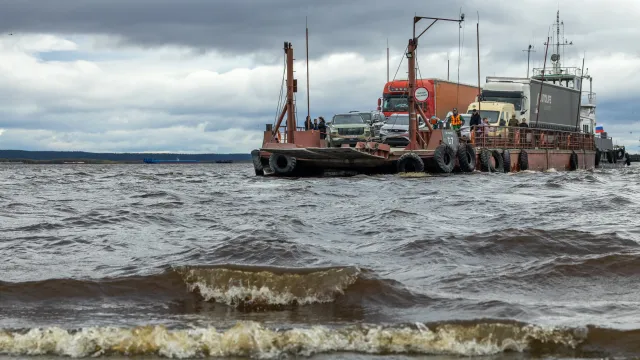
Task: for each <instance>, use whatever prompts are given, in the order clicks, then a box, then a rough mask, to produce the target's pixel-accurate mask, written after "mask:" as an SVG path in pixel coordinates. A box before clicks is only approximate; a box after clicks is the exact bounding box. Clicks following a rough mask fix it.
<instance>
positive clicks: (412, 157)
mask: <svg viewBox="0 0 640 360" xmlns="http://www.w3.org/2000/svg"><path fill="white" fill-rule="evenodd" d="M397 166H398V172H399V173H406V172H423V171H424V162H423V161H422V159H421V158H420V156H418V154H416V153H405V154H402V156H400V158H399V159H398V165H397Z"/></svg>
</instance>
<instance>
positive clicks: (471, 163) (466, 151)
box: [457, 143, 476, 172]
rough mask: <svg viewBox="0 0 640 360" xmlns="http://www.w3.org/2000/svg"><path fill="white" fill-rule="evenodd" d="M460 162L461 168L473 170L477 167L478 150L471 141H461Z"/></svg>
mask: <svg viewBox="0 0 640 360" xmlns="http://www.w3.org/2000/svg"><path fill="white" fill-rule="evenodd" d="M457 155H458V163H459V164H460V170H462V171H464V172H473V171H474V170H475V169H476V150H475V149H474V148H473V145H471V144H469V143H460V145H459V146H458V153H457Z"/></svg>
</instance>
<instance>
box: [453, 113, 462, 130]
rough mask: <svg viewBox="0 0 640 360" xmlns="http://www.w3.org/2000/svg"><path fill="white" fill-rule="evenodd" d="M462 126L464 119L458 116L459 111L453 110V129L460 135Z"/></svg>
mask: <svg viewBox="0 0 640 360" xmlns="http://www.w3.org/2000/svg"><path fill="white" fill-rule="evenodd" d="M461 126H462V119H460V114H458V109H456V108H453V114H452V115H451V128H452V129H453V130H454V131H455V132H457V133H460V127H461Z"/></svg>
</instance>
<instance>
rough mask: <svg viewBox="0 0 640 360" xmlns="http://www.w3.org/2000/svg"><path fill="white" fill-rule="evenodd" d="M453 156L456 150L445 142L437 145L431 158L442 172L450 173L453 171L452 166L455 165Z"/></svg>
mask: <svg viewBox="0 0 640 360" xmlns="http://www.w3.org/2000/svg"><path fill="white" fill-rule="evenodd" d="M455 156H456V152H455V151H454V150H453V148H452V147H451V146H449V145H447V144H440V145H438V147H437V148H436V151H435V153H434V154H433V158H434V160H435V161H436V164H437V165H438V168H439V169H440V171H442V172H443V173H450V172H452V171H453V168H454V167H455V166H456V161H455Z"/></svg>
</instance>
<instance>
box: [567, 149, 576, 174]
mask: <svg viewBox="0 0 640 360" xmlns="http://www.w3.org/2000/svg"><path fill="white" fill-rule="evenodd" d="M577 169H578V154H576V152H575V151H572V152H571V155H570V156H569V170H571V171H575V170H577Z"/></svg>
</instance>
